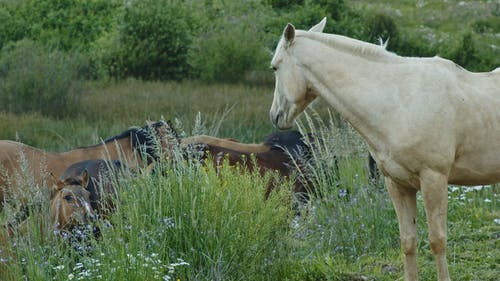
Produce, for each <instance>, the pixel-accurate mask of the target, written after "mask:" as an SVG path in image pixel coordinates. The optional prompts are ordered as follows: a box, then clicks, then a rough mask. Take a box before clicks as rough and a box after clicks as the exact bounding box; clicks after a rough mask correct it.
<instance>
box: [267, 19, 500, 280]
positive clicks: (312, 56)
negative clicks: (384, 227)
mask: <svg viewBox="0 0 500 281" xmlns="http://www.w3.org/2000/svg"><path fill="white" fill-rule="evenodd" d="M325 23H326V19H323V20H322V21H321V22H320V23H319V24H317V25H316V26H314V27H313V28H311V30H309V31H301V30H295V28H294V26H293V25H291V24H288V25H287V26H286V27H285V29H284V32H283V36H282V38H281V40H280V41H279V43H278V46H277V48H276V51H275V54H274V57H273V59H272V61H271V67H272V68H273V69H274V71H275V77H276V85H275V90H274V99H273V103H272V106H271V110H270V118H271V121H272V123H274V125H275V126H276V127H278V128H280V129H287V128H290V127H292V125H293V122H294V120H295V118H296V117H297V116H298V115H299V114H300V113H301V112H302V111H303V110H304V109H305V108H306V107H307V106H308V105H309V104H310V103H311V102H312V101H313V100H314V99H315V98H316V97H321V98H323V99H324V100H326V101H327V102H328V103H329V104H330V105H331V106H332V107H334V108H335V110H337V111H338V112H339V113H340V114H341V115H342V116H343V117H344V118H345V119H346V120H347V121H348V122H349V123H350V124H351V125H352V126H353V127H354V128H355V129H356V130H357V131H358V132H359V133H360V134H361V136H362V137H363V138H364V139H365V141H366V142H367V144H368V147H369V150H370V152H371V154H372V155H373V157H374V158H375V160H376V161H377V164H378V165H379V168H380V170H381V171H382V173H383V174H384V176H385V183H386V186H387V189H388V191H389V195H390V196H391V199H392V202H393V205H394V207H395V209H396V213H397V217H398V221H399V230H400V238H401V246H402V251H403V253H404V270H405V280H417V278H418V277H417V264H416V245H417V229H416V226H417V225H416V222H415V219H416V212H417V210H416V209H417V208H416V205H417V204H416V192H417V191H418V190H420V191H421V192H422V197H423V201H424V208H425V213H426V216H427V224H428V228H429V241H430V246H431V249H432V251H433V253H434V256H435V260H436V266H437V274H438V279H439V280H450V277H449V273H448V265H447V261H446V213H447V205H448V193H447V191H448V189H447V185H448V183H451V184H458V185H480V184H491V183H495V182H498V181H500V155H499V153H500V142H498V138H499V137H500V111H499V110H498V108H500V71H498V69H497V71H492V72H489V73H471V72H469V71H467V70H465V69H463V68H461V67H459V66H458V65H456V64H454V63H453V62H451V61H449V60H446V59H442V58H440V57H433V58H415V57H401V56H398V55H396V54H393V53H390V52H388V51H386V50H385V48H383V47H381V46H378V45H374V44H369V43H365V42H361V41H358V40H355V39H351V38H347V37H344V36H340V35H334V34H324V33H322V31H323V28H324V26H325Z"/></svg>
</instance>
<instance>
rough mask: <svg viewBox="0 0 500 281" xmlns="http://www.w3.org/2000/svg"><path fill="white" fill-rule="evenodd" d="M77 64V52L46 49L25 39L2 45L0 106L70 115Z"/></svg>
mask: <svg viewBox="0 0 500 281" xmlns="http://www.w3.org/2000/svg"><path fill="white" fill-rule="evenodd" d="M78 63H79V58H78V56H77V55H75V56H69V55H67V54H64V53H62V52H59V51H51V52H49V51H47V50H46V49H44V48H42V47H41V46H40V45H39V44H37V43H35V42H33V41H31V40H28V39H23V40H21V41H18V42H16V43H10V44H8V45H6V46H5V47H4V48H3V49H2V51H1V53H0V79H1V80H3V83H2V84H0V108H1V109H2V110H4V111H7V112H12V113H24V112H39V113H41V114H44V115H48V116H53V117H65V116H68V115H73V114H74V113H75V112H76V109H77V106H78V100H79V97H80V91H79V90H78V89H77V87H76V85H77V84H76V78H77V73H78Z"/></svg>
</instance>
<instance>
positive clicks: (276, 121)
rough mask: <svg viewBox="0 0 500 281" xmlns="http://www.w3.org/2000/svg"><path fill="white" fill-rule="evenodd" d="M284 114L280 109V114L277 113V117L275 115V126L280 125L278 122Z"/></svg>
mask: <svg viewBox="0 0 500 281" xmlns="http://www.w3.org/2000/svg"><path fill="white" fill-rule="evenodd" d="M282 116H283V112H282V111H280V112H278V114H276V117H275V118H274V120H273V124H274V125H275V126H278V122H279V120H280V118H281V117H282Z"/></svg>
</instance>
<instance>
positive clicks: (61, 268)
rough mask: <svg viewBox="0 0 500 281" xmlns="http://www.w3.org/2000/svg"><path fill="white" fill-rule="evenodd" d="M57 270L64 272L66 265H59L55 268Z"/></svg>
mask: <svg viewBox="0 0 500 281" xmlns="http://www.w3.org/2000/svg"><path fill="white" fill-rule="evenodd" d="M54 269H55V270H63V269H64V264H61V265H58V266H56V267H54Z"/></svg>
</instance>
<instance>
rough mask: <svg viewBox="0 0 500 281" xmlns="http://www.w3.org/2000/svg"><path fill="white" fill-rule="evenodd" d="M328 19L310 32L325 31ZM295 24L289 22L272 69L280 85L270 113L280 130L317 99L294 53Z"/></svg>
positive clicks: (287, 127) (277, 87)
mask: <svg viewBox="0 0 500 281" xmlns="http://www.w3.org/2000/svg"><path fill="white" fill-rule="evenodd" d="M325 24H326V18H324V19H323V20H322V21H321V22H320V23H318V24H317V25H315V26H313V27H312V28H311V29H309V31H312V32H322V31H323V29H324V27H325ZM294 40H295V27H294V26H293V25H292V24H290V23H289V24H287V26H286V27H285V30H284V31H283V36H282V38H281V39H280V41H279V43H278V46H277V47H276V50H275V53H274V57H273V59H272V61H271V68H272V69H273V70H274V74H275V78H276V84H275V89H274V98H273V104H272V106H271V111H270V112H269V115H270V118H271V122H272V123H273V124H274V125H275V126H276V127H277V128H279V129H289V128H291V127H292V126H293V122H294V120H295V118H296V117H297V116H298V115H299V114H300V113H301V112H302V111H304V109H305V108H306V107H307V106H308V105H309V104H310V103H311V102H312V101H313V100H314V99H315V98H316V95H315V93H313V91H312V89H311V88H310V87H309V82H308V81H307V78H306V76H305V74H304V72H303V71H302V69H301V66H300V64H299V62H298V61H297V59H296V57H295V55H296V54H295V53H294V48H293V47H294V43H295V41H294Z"/></svg>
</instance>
